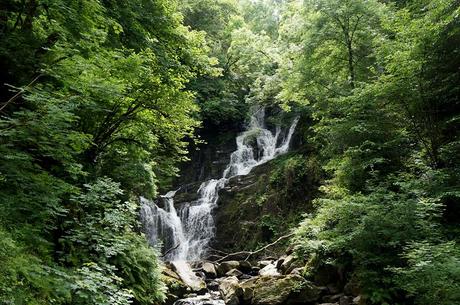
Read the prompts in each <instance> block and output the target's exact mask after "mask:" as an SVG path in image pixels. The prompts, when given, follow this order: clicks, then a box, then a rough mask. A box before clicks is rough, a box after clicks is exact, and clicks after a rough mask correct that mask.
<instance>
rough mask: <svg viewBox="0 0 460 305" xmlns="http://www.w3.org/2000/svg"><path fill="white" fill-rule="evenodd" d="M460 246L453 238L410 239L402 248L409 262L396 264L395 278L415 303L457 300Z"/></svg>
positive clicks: (448, 303)
mask: <svg viewBox="0 0 460 305" xmlns="http://www.w3.org/2000/svg"><path fill="white" fill-rule="evenodd" d="M459 258H460V248H459V247H458V244H456V243H454V242H446V243H442V244H433V243H428V242H420V243H411V244H410V245H409V246H408V247H407V248H406V250H405V252H404V259H406V260H407V262H408V266H407V267H405V268H396V269H395V272H396V273H397V274H398V277H397V280H396V281H397V282H398V283H399V285H400V286H401V287H403V288H404V289H405V290H407V291H408V292H409V294H410V296H412V297H413V298H414V299H415V302H416V303H417V304H421V305H425V304H426V305H428V304H439V305H454V304H458V302H460V292H459V291H460V286H459V279H460V260H459Z"/></svg>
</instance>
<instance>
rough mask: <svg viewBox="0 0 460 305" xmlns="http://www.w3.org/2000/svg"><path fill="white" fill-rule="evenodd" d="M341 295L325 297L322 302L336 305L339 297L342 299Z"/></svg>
mask: <svg viewBox="0 0 460 305" xmlns="http://www.w3.org/2000/svg"><path fill="white" fill-rule="evenodd" d="M343 296H344V294H343V293H339V294H334V295H325V296H324V297H323V298H322V300H323V301H324V302H327V303H336V302H338V301H339V300H340V298H341V297H343Z"/></svg>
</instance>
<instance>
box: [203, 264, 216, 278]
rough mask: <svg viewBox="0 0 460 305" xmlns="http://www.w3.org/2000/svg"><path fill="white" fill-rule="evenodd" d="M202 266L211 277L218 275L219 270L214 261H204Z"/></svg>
mask: <svg viewBox="0 0 460 305" xmlns="http://www.w3.org/2000/svg"><path fill="white" fill-rule="evenodd" d="M202 268H203V272H204V274H205V275H206V277H208V278H211V279H213V278H216V277H217V270H216V267H215V266H214V264H213V263H204V264H203V266H202Z"/></svg>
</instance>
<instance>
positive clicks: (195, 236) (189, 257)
mask: <svg viewBox="0 0 460 305" xmlns="http://www.w3.org/2000/svg"><path fill="white" fill-rule="evenodd" d="M264 119H265V111H264V109H263V108H262V109H259V110H258V111H257V112H255V113H254V115H253V116H252V117H251V121H250V125H249V128H248V129H247V130H246V131H245V132H243V133H242V134H240V135H239V136H238V137H237V138H236V143H237V150H236V151H234V152H233V153H232V154H231V156H230V163H229V164H228V165H227V167H226V168H225V170H224V172H223V175H222V178H220V179H211V180H208V181H205V182H203V183H202V184H201V186H200V188H199V189H198V195H199V199H198V200H197V201H194V202H191V203H186V204H184V205H183V206H181V207H180V208H179V211H176V209H175V207H174V201H173V198H174V195H175V193H176V191H173V192H168V193H167V194H166V195H164V196H162V199H163V200H162V201H163V204H164V207H160V206H159V205H158V204H155V203H154V202H151V201H149V200H147V199H145V198H141V201H142V207H141V221H142V223H143V225H144V228H145V232H146V235H147V237H148V240H149V242H150V244H152V245H158V244H159V243H160V242H162V243H163V248H164V249H165V250H167V251H168V253H166V254H165V257H164V258H165V259H166V260H169V261H196V260H200V259H202V258H203V256H204V255H205V254H206V250H207V247H208V245H209V242H210V241H211V239H212V238H213V237H214V233H215V225H214V219H213V216H212V210H213V209H214V208H215V207H216V206H217V201H218V199H219V190H221V189H222V188H223V187H225V185H226V183H227V181H228V179H229V178H231V177H234V176H239V175H247V174H249V173H250V172H251V170H252V169H253V168H254V167H256V166H258V165H261V164H263V163H265V162H267V161H269V160H272V159H273V158H275V157H277V156H278V155H281V154H283V153H286V152H287V151H288V149H289V143H290V141H291V138H292V135H293V133H294V130H295V128H296V126H297V122H298V118H296V119H294V121H293V122H292V124H291V126H290V128H289V130H288V131H287V134H286V135H285V136H284V137H282V138H280V135H281V128H279V127H276V131H275V133H274V134H273V133H272V132H271V131H270V130H268V129H267V128H266V127H265V122H264Z"/></svg>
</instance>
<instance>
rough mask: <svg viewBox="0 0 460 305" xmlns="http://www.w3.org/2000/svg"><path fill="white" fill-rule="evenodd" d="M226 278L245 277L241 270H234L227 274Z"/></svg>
mask: <svg viewBox="0 0 460 305" xmlns="http://www.w3.org/2000/svg"><path fill="white" fill-rule="evenodd" d="M225 275H226V276H236V277H238V278H239V277H240V276H242V275H243V272H241V271H240V270H238V269H232V270H230V271H229V272H227V273H225Z"/></svg>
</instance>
